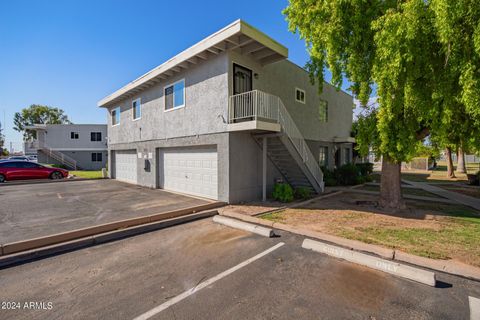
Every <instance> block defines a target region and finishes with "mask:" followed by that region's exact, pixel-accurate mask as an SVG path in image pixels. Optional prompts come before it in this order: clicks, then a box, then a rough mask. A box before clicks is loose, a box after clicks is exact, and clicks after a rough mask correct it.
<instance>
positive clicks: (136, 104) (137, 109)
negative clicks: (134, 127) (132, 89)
mask: <svg viewBox="0 0 480 320" xmlns="http://www.w3.org/2000/svg"><path fill="white" fill-rule="evenodd" d="M132 111H133V120H138V119H140V118H141V117H142V104H141V100H140V98H138V99H135V100H133V101H132Z"/></svg>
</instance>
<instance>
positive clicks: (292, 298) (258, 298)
mask: <svg viewBox="0 0 480 320" xmlns="http://www.w3.org/2000/svg"><path fill="white" fill-rule="evenodd" d="M302 240H303V237H299V236H295V235H293V234H290V233H286V232H281V233H280V237H277V238H263V237H260V236H257V235H253V234H250V233H247V232H244V231H239V230H235V229H231V228H228V227H224V226H221V225H217V224H215V223H213V222H212V220H211V219H204V220H200V221H196V222H191V223H187V224H183V225H179V226H176V227H172V228H168V229H163V230H158V231H155V232H151V233H147V234H143V235H140V236H136V237H132V238H128V239H123V240H120V241H115V242H111V243H107V244H103V245H99V246H94V247H89V248H86V249H81V250H77V251H73V252H69V253H66V254H62V255H57V256H53V257H49V258H46V259H42V260H37V261H33V262H30V263H26V264H23V265H18V266H15V267H10V268H6V269H3V270H0V287H1V288H2V290H0V301H11V302H20V303H21V304H22V306H23V303H24V302H43V303H45V306H47V307H46V308H45V309H46V310H32V309H25V308H23V307H22V308H20V309H18V310H1V309H0V318H1V319H135V318H137V317H139V318H138V319H469V304H468V297H469V296H473V297H480V284H479V283H478V282H475V281H470V280H466V279H462V278H459V277H454V276H449V275H446V274H437V279H438V280H439V281H440V285H439V287H437V288H432V287H429V286H425V285H422V284H417V283H414V282H411V281H408V280H404V279H401V278H397V277H394V276H390V275H388V274H385V273H382V272H378V271H374V270H371V269H367V268H363V267H360V266H357V265H354V264H351V263H348V262H345V261H340V260H337V259H334V258H330V257H327V256H325V255H322V254H319V253H315V252H312V251H308V250H304V249H302V248H301V247H300V245H301V242H302ZM282 243H284V245H282ZM259 254H262V256H260V257H259V256H258V255H259ZM254 257H255V258H254ZM252 258H254V259H252ZM232 268H233V269H232ZM232 270H233V271H232ZM226 271H227V272H226ZM195 288H196V289H195ZM179 296H180V298H179ZM47 303H50V304H47ZM48 305H50V306H51V308H50V309H49V308H48ZM149 312H150V313H149Z"/></svg>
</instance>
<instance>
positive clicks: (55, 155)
mask: <svg viewBox="0 0 480 320" xmlns="http://www.w3.org/2000/svg"><path fill="white" fill-rule="evenodd" d="M26 147H28V149H33V150H37V152H42V153H43V154H45V155H46V156H48V157H50V158H51V159H54V160H56V161H58V162H59V163H60V164H62V165H64V166H65V167H67V168H68V169H71V170H81V169H82V168H81V167H79V166H78V165H77V161H76V160H75V159H73V158H72V157H69V156H67V155H66V154H64V153H62V152H60V151H56V150H53V149H51V148H49V147H48V146H46V145H45V144H44V143H43V142H40V141H38V140H34V141H29V142H27V143H26Z"/></svg>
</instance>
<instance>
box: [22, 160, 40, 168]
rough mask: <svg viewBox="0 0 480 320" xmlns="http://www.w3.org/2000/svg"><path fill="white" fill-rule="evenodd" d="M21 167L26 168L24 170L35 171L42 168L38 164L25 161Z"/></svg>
mask: <svg viewBox="0 0 480 320" xmlns="http://www.w3.org/2000/svg"><path fill="white" fill-rule="evenodd" d="M20 167H21V168H24V169H34V168H38V167H40V166H39V165H38V164H36V163H32V162H27V161H25V162H23V163H22V165H21V166H20Z"/></svg>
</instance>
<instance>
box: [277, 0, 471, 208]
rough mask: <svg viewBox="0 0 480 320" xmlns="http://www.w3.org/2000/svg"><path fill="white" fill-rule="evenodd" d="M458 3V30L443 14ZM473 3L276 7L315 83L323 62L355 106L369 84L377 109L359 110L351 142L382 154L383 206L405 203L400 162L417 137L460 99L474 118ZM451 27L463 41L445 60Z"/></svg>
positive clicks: (437, 126) (302, 2)
mask: <svg viewBox="0 0 480 320" xmlns="http://www.w3.org/2000/svg"><path fill="white" fill-rule="evenodd" d="M458 2H462V7H461V8H460V9H458V12H457V13H456V14H455V16H456V17H457V18H459V19H460V18H461V14H467V13H468V15H467V16H468V17H469V18H470V21H469V27H468V28H465V29H462V28H463V27H465V26H462V25H461V26H457V25H456V22H453V23H452V22H451V21H445V20H448V17H447V18H445V15H448V13H449V8H448V6H454V5H455V4H456V3H458ZM445 5H446V6H447V9H445ZM476 7H477V6H476V4H475V1H474V0H462V1H457V0H430V1H428V0H427V1H426V0H406V1H400V0H398V1H395V0H374V1H353V0H352V1H342V0H331V1H316V0H290V4H289V6H288V7H287V8H286V9H285V11H284V13H285V14H286V16H287V20H288V22H289V27H290V30H291V31H293V32H299V34H300V37H301V38H303V39H304V40H305V41H306V43H307V47H308V50H309V54H310V61H309V63H307V66H306V67H307V69H308V71H309V72H310V75H311V79H312V80H316V81H317V83H318V84H319V87H320V89H321V85H322V83H323V78H324V70H325V69H326V68H328V69H329V70H330V71H331V73H332V83H333V84H334V85H336V86H337V87H340V86H341V84H342V79H343V77H346V78H347V79H348V80H349V81H350V82H351V83H352V86H351V91H352V93H353V94H354V96H355V97H357V98H358V99H359V101H360V102H361V104H362V105H363V106H366V105H367V102H368V99H369V97H370V95H371V93H372V89H373V88H374V87H375V88H376V89H377V96H378V99H377V102H378V108H376V109H375V110H367V112H366V115H365V119H363V120H362V121H361V122H360V123H359V131H360V132H359V134H358V136H357V141H358V144H359V150H363V152H366V150H368V148H370V147H372V148H373V149H374V150H376V151H377V154H381V155H382V156H383V162H382V180H381V191H380V204H381V206H383V207H386V208H392V209H401V208H404V207H405V203H404V201H403V198H402V194H401V176H400V165H401V162H402V161H409V160H410V159H411V158H412V157H413V156H414V155H415V152H416V148H417V146H418V144H419V143H421V141H422V140H423V139H424V138H425V137H427V136H428V135H429V134H431V133H432V132H435V131H441V128H442V121H443V120H445V119H446V115H447V114H448V112H447V111H448V110H452V109H453V108H455V106H458V105H459V104H461V105H463V106H464V107H465V110H466V111H467V113H468V114H471V115H472V117H473V118H475V119H478V120H475V121H477V122H479V123H480V121H479V120H480V106H479V104H480V98H479V97H480V87H479V86H480V81H479V80H478V79H479V77H478V72H480V68H479V67H480V64H479V63H478V61H476V59H477V60H478V56H479V53H480V27H479V24H478V22H479V21H480V20H479V14H478V11H479V9H478V8H476ZM469 10H470V11H469ZM475 28H476V29H475ZM452 29H455V30H456V29H462V30H461V32H459V34H463V33H467V34H466V35H465V37H466V38H467V39H470V40H471V41H470V42H469V41H466V42H467V43H464V42H462V41H463V40H462V41H460V42H462V43H461V44H458V46H459V47H462V46H463V49H462V50H466V49H468V52H470V56H469V58H467V57H465V58H464V59H463V60H462V59H457V60H454V61H452V60H453V59H452V56H451V54H452V48H453V47H452V43H451V41H450V40H449V39H450V38H452V37H458V36H457V35H456V34H455V32H452V31H451V30H452ZM474 33H475V34H476V35H475V36H474ZM455 52H456V51H455ZM469 59H470V60H469ZM474 60H475V61H474ZM459 70H463V73H462V72H461V71H459ZM462 79H463V80H462ZM456 84H457V85H456ZM458 84H460V85H458ZM467 104H469V105H468V106H467ZM361 131H364V132H363V133H361ZM362 145H363V146H362Z"/></svg>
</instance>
